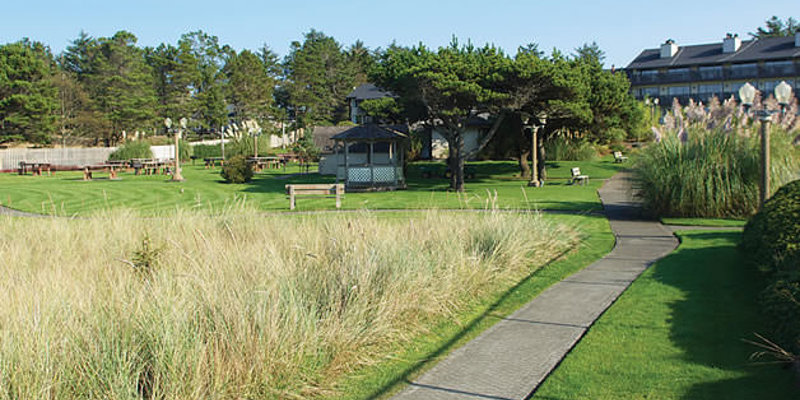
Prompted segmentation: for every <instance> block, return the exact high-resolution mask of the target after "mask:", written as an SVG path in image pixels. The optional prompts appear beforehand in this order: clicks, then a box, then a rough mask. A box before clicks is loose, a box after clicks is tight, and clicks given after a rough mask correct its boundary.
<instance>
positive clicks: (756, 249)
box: [741, 180, 800, 350]
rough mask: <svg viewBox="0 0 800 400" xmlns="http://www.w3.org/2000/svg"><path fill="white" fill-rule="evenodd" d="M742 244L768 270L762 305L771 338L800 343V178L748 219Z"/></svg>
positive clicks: (781, 190) (779, 191) (753, 258)
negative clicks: (771, 328) (773, 331)
mask: <svg viewBox="0 0 800 400" xmlns="http://www.w3.org/2000/svg"><path fill="white" fill-rule="evenodd" d="M741 246H742V249H743V250H744V252H745V253H746V254H747V255H748V256H749V257H750V258H751V260H752V261H753V262H754V263H755V264H757V265H758V266H759V267H760V268H761V269H762V270H764V271H766V272H767V273H768V274H769V280H770V285H769V286H768V287H767V288H766V289H765V290H764V292H763V293H762V306H763V307H764V313H765V314H766V315H767V316H768V317H769V321H771V322H772V323H773V325H774V328H775V334H774V338H775V339H776V340H778V341H780V342H781V344H782V345H783V346H784V347H788V346H792V345H794V346H797V345H800V343H798V341H800V302H798V301H800V180H798V181H794V182H791V183H789V184H787V185H786V186H784V187H782V188H781V189H780V190H778V192H777V193H775V195H774V196H773V197H772V198H770V199H769V200H768V201H767V202H766V204H764V207H763V208H762V209H761V210H760V211H759V212H758V213H757V214H756V215H755V216H754V217H753V218H752V219H750V221H749V222H748V223H747V226H745V229H744V234H743V236H742V245H741ZM795 350H800V349H797V348H795Z"/></svg>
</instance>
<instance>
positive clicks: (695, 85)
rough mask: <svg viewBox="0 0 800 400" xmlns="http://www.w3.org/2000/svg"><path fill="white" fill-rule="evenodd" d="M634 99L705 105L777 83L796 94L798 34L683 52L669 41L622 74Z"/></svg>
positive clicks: (730, 38)
mask: <svg viewBox="0 0 800 400" xmlns="http://www.w3.org/2000/svg"><path fill="white" fill-rule="evenodd" d="M625 71H626V73H627V74H628V78H629V79H630V81H631V92H632V93H633V95H634V97H636V98H637V99H640V100H641V99H645V98H649V99H653V100H656V99H657V100H658V101H659V102H660V104H662V105H669V104H671V102H672V101H673V99H676V98H677V99H678V100H679V101H680V102H681V104H686V103H687V102H688V100H689V99H693V100H695V101H702V102H707V101H708V100H709V99H710V98H711V97H713V96H716V97H718V98H720V99H725V98H729V97H731V96H736V95H737V92H738V91H739V88H740V87H741V86H742V85H744V84H745V83H746V82H750V83H751V84H752V85H753V86H755V87H756V88H757V89H759V90H760V91H762V92H763V93H771V92H772V91H773V90H774V88H775V86H777V85H778V84H779V83H780V82H781V81H786V82H787V83H788V84H789V85H791V86H792V87H793V88H794V89H795V92H798V90H800V32H798V33H796V34H795V35H794V36H793V37H777V38H765V39H752V40H741V39H740V38H739V36H738V35H734V34H727V35H726V36H725V38H724V39H723V40H722V42H717V43H710V44H700V45H687V46H682V45H680V44H679V43H676V42H675V41H674V40H671V39H670V40H667V41H666V42H665V43H663V44H662V45H661V46H660V47H659V48H653V49H646V50H644V51H642V52H641V53H640V54H639V55H638V56H637V57H636V58H635V59H634V60H633V61H632V62H631V63H630V64H629V65H628V66H627V67H626V68H625Z"/></svg>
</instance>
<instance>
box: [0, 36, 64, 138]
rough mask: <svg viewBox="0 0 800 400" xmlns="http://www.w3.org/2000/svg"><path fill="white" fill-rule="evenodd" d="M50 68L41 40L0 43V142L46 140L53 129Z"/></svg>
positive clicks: (54, 97) (55, 102)
mask: <svg viewBox="0 0 800 400" xmlns="http://www.w3.org/2000/svg"><path fill="white" fill-rule="evenodd" d="M54 69H55V63H54V62H53V58H52V54H51V53H50V50H49V49H48V48H47V47H45V46H44V45H43V44H41V43H38V42H31V41H29V40H27V39H23V40H22V41H19V42H16V43H10V44H6V45H2V46H0V142H7V141H13V140H26V141H29V142H34V143H49V142H50V140H51V135H52V134H53V133H55V131H56V128H57V125H56V110H57V109H58V91H57V89H56V87H55V85H54V84H53V80H52V76H53V71H54Z"/></svg>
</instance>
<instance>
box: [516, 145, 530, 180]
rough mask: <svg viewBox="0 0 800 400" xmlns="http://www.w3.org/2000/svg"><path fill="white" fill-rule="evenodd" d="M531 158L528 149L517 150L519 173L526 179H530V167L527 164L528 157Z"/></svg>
mask: <svg viewBox="0 0 800 400" xmlns="http://www.w3.org/2000/svg"><path fill="white" fill-rule="evenodd" d="M530 156H531V151H530V150H529V149H523V148H520V149H519V172H520V175H521V176H522V177H523V178H525V179H528V178H530V177H531V166H530V164H528V157H530Z"/></svg>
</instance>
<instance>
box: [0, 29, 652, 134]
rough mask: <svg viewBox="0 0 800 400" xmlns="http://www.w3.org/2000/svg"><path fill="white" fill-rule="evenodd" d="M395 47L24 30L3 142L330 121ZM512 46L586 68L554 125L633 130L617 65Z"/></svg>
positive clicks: (9, 49) (9, 64)
mask: <svg viewBox="0 0 800 400" xmlns="http://www.w3.org/2000/svg"><path fill="white" fill-rule="evenodd" d="M399 48H400V47H399V46H396V45H391V46H389V47H388V48H387V49H374V50H370V49H368V48H366V47H365V46H364V44H363V43H362V42H360V41H357V42H356V43H354V44H352V45H350V46H349V47H345V46H343V45H342V44H340V43H339V42H337V41H336V40H335V39H334V38H332V37H330V36H326V35H325V34H324V33H322V32H319V31H315V30H311V31H310V32H308V33H306V34H305V36H304V38H303V41H302V42H300V41H297V42H293V43H292V44H291V48H290V51H289V54H288V55H287V56H286V57H285V58H284V59H283V60H280V59H279V57H278V56H277V55H276V54H275V53H274V52H273V51H271V50H270V49H269V47H267V46H266V45H265V46H264V47H262V48H261V49H259V50H257V51H251V50H241V51H237V50H235V49H233V48H232V47H231V46H229V45H226V44H221V43H220V42H219V39H218V38H217V37H216V36H213V35H210V34H207V33H205V32H202V31H197V32H190V33H186V34H184V35H183V36H181V38H180V40H178V41H177V43H175V44H167V43H162V44H160V45H158V46H156V47H140V46H138V45H137V38H136V36H134V35H133V34H132V33H130V32H126V31H120V32H117V33H116V34H114V35H113V36H111V37H92V36H90V35H88V34H86V33H83V32H82V33H81V34H80V35H79V36H78V37H77V38H76V39H75V40H73V41H72V42H71V45H70V46H68V47H67V48H66V50H65V51H64V52H62V53H61V54H53V53H52V51H51V50H50V48H49V47H48V46H47V45H46V44H43V43H40V42H34V41H30V40H28V39H22V40H20V41H18V42H15V43H7V44H4V45H0V144H2V143H4V142H15V141H19V142H30V143H39V144H48V143H51V142H53V141H60V140H63V139H69V138H78V137H80V138H88V139H89V140H91V141H93V142H94V143H96V144H105V145H111V144H114V143H116V142H118V141H119V140H120V139H121V138H122V134H123V131H126V132H127V133H128V134H129V135H130V134H132V132H134V131H145V132H147V133H148V135H150V134H152V133H163V132H164V128H163V124H162V122H161V121H163V119H164V118H165V117H171V118H172V119H173V120H177V119H178V118H180V117H183V116H185V117H187V118H188V119H189V121H190V124H189V125H190V127H191V129H192V131H194V132H211V131H217V130H218V129H219V128H220V126H223V125H225V124H228V123H230V122H232V121H241V120H247V119H256V120H258V121H260V122H261V126H263V127H265V128H267V130H269V129H270V128H273V127H275V126H276V123H275V122H279V121H292V123H293V124H295V125H296V126H310V125H315V124H338V123H342V122H344V121H347V120H348V119H349V118H348V104H347V102H346V96H347V94H348V93H349V92H350V91H352V90H353V88H354V87H356V86H358V85H360V84H363V83H366V82H370V81H372V82H380V81H381V80H383V81H384V83H385V79H386V77H387V76H388V75H387V71H386V68H387V65H385V63H382V62H381V60H385V59H386V57H385V55H386V54H387V53H392V52H394V53H396V52H397V50H398V49H399ZM403 49H406V50H413V49H410V48H403ZM520 54H526V55H528V56H529V55H531V54H533V55H534V56H535V57H537V58H540V59H541V60H542V61H543V62H548V63H551V64H553V65H558V68H560V69H565V68H566V69H574V70H581V71H582V73H580V74H564V75H563V76H569V77H572V78H570V79H573V78H575V79H574V81H571V82H562V83H560V84H561V85H562V86H563V85H564V84H566V85H568V86H572V87H574V88H575V90H574V91H573V92H575V93H577V94H576V96H580V99H579V100H580V101H577V102H572V103H570V107H573V106H574V107H573V108H572V109H570V108H569V107H564V108H563V110H568V111H569V112H570V114H569V115H563V116H562V118H561V119H562V121H563V123H562V126H561V127H562V128H567V129H570V130H572V131H586V132H589V134H590V135H595V136H596V135H605V132H608V131H611V132H612V134H613V135H616V136H620V135H624V134H625V132H628V133H631V132H632V131H633V130H637V129H638V128H637V127H636V125H637V124H640V121H641V118H642V115H644V114H645V113H643V112H642V110H640V109H639V108H640V107H639V108H637V107H638V106H637V105H636V104H635V102H634V101H633V100H632V99H631V98H630V95H628V89H629V84H628V81H627V79H626V78H625V76H624V74H613V73H612V72H611V71H606V70H603V68H602V61H603V52H602V51H601V50H600V49H599V48H598V47H597V45H596V44H594V43H593V44H591V45H588V44H587V45H584V46H583V47H581V48H578V49H575V53H573V54H572V55H570V56H563V55H562V54H561V53H560V52H558V51H557V50H554V52H553V54H552V55H550V56H546V55H544V54H543V53H542V52H540V51H539V50H538V48H537V46H536V45H535V44H531V45H527V46H522V47H520V48H519V49H518V52H517V55H516V56H506V55H504V56H503V57H507V58H509V59H513V58H514V57H518V56H519V55H520ZM384 86H386V85H384ZM388 86H394V85H388ZM534 95H535V94H534ZM368 106H369V104H368ZM368 111H372V112H374V113H375V115H376V117H378V119H383V120H386V119H395V120H396V119H403V118H406V120H407V117H408V116H407V115H390V114H391V111H392V110H391V109H388V110H387V108H386V107H380V104H378V105H377V107H376V105H375V104H373V105H372V110H368ZM387 113H388V114H387ZM269 121H273V123H270V122H269Z"/></svg>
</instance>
